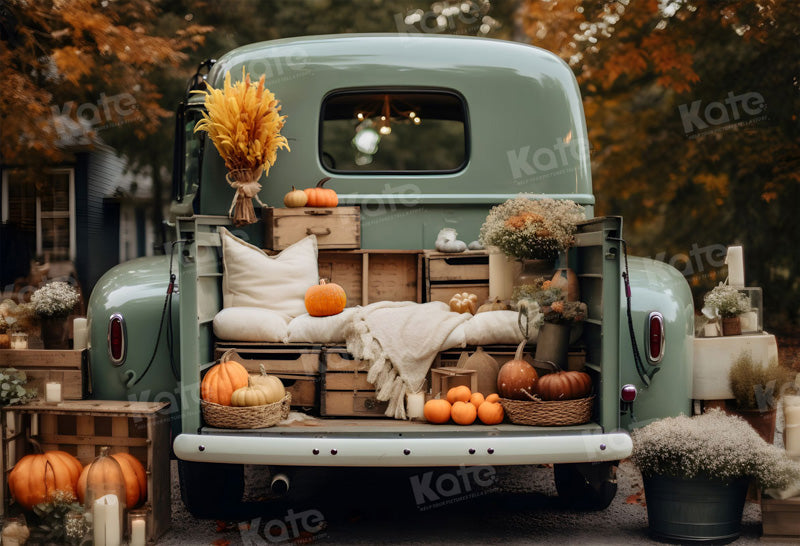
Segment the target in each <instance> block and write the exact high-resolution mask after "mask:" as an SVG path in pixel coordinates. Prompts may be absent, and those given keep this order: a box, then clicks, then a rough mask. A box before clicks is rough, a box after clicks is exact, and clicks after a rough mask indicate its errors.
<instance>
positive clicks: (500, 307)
mask: <svg viewBox="0 0 800 546" xmlns="http://www.w3.org/2000/svg"><path fill="white" fill-rule="evenodd" d="M506 310H508V305H506V304H505V303H504V302H503V300H501V299H500V298H498V297H497V296H495V297H494V298H490V299H488V300H486V303H484V304H483V305H481V306H480V307H478V310H477V311H475V314H476V315H477V314H478V313H485V312H487V311H506Z"/></svg>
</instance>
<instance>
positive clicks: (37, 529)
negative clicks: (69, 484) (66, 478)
mask: <svg viewBox="0 0 800 546" xmlns="http://www.w3.org/2000/svg"><path fill="white" fill-rule="evenodd" d="M33 513H34V515H35V516H36V518H35V519H36V521H35V522H32V523H33V525H32V529H31V538H32V539H33V540H34V542H36V543H37V544H82V543H83V539H84V537H85V536H86V535H87V532H88V530H89V525H88V523H87V521H86V516H85V513H84V507H83V506H82V505H81V504H80V503H79V502H78V499H76V498H75V495H73V494H72V492H70V491H65V490H62V489H59V490H56V491H55V493H53V496H52V497H51V499H50V500H49V501H48V502H42V503H39V504H37V505H35V506H34V507H33Z"/></svg>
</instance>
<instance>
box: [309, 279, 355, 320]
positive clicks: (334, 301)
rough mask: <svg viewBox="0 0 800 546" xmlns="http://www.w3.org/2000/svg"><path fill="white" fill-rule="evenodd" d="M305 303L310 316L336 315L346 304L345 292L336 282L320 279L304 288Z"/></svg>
mask: <svg viewBox="0 0 800 546" xmlns="http://www.w3.org/2000/svg"><path fill="white" fill-rule="evenodd" d="M305 304H306V311H308V314H309V315H311V316H312V317H329V316H331V315H338V314H339V313H341V312H342V311H344V308H345V306H346V305H347V294H345V292H344V288H342V287H341V286H339V285H338V284H336V283H333V282H329V283H326V282H325V279H320V280H319V284H317V285H315V286H312V287H310V288H309V289H308V290H306V297H305Z"/></svg>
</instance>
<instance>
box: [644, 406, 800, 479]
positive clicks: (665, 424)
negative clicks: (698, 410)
mask: <svg viewBox="0 0 800 546" xmlns="http://www.w3.org/2000/svg"><path fill="white" fill-rule="evenodd" d="M632 437H633V454H632V456H631V458H632V460H633V462H634V464H635V465H636V466H637V467H639V470H640V471H641V473H642V475H644V476H653V475H668V476H675V477H683V478H693V477H695V476H706V477H709V478H712V479H719V480H722V481H724V482H729V481H732V480H735V479H737V478H754V479H756V480H758V482H759V483H760V484H761V486H762V487H764V488H771V487H774V488H778V489H783V488H784V487H787V486H788V485H789V484H791V483H793V482H794V481H796V480H798V479H800V463H797V462H794V461H792V460H791V459H790V458H789V457H788V456H787V455H786V452H785V451H784V450H783V449H780V448H778V447H776V446H774V445H770V444H768V443H767V442H765V441H764V440H763V439H762V438H761V436H759V435H758V433H757V432H756V431H755V430H753V428H752V427H751V426H750V425H749V424H747V422H746V421H745V420H744V419H741V418H740V417H735V416H732V415H728V414H726V413H725V412H723V411H721V410H717V409H714V410H711V411H709V412H707V413H704V414H702V415H696V416H694V417H687V416H685V415H681V416H679V417H668V418H665V419H660V420H658V421H654V422H652V423H650V424H649V425H647V426H645V427H642V428H640V429H637V430H635V431H634V432H633V434H632Z"/></svg>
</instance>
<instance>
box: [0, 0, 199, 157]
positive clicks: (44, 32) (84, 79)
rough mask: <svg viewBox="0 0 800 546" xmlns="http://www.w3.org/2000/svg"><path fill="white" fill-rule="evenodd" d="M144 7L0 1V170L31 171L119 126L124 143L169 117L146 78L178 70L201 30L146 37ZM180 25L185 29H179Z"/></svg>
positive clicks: (133, 0) (154, 15)
mask: <svg viewBox="0 0 800 546" xmlns="http://www.w3.org/2000/svg"><path fill="white" fill-rule="evenodd" d="M160 16H161V14H160V11H159V9H158V5H157V3H156V2H153V1H150V0H126V1H124V2H118V1H112V0H102V1H100V0H37V1H35V2H30V1H26V0H8V1H6V2H5V3H3V4H2V7H0V81H2V82H3V93H2V94H0V118H2V119H3V124H2V127H1V128H0V131H2V138H1V139H0V163H2V164H4V165H7V166H9V165H10V166H21V167H26V166H30V165H35V166H41V165H42V164H46V163H58V162H62V161H65V160H66V159H67V158H68V154H69V152H70V149H71V147H74V146H76V145H78V146H86V145H91V144H92V143H93V142H95V139H96V138H97V136H98V131H100V130H101V129H104V128H107V127H113V126H118V125H120V124H125V126H126V128H127V130H128V131H129V135H130V137H131V138H130V140H133V141H135V140H136V139H142V138H144V137H145V136H146V135H147V134H149V133H152V132H153V131H155V130H156V129H157V128H158V127H159V125H160V123H161V122H162V120H163V119H164V118H165V117H166V116H168V115H169V112H168V111H167V110H165V109H164V108H163V107H162V106H161V105H160V103H159V99H161V93H160V91H159V89H158V87H157V86H156V85H155V83H154V82H153V81H152V80H151V78H150V75H151V74H152V73H153V72H155V71H159V70H163V69H165V68H168V67H176V66H178V65H179V64H180V63H181V62H183V61H185V60H186V58H187V56H186V51H188V50H191V49H192V48H193V47H195V46H197V45H198V44H199V43H201V42H202V40H203V34H204V33H205V32H207V31H208V30H209V28H208V27H201V26H198V25H192V24H189V23H186V24H182V25H179V26H176V27H175V28H173V29H170V32H169V33H164V34H156V33H154V28H155V26H156V24H159V25H161V24H162V23H161V21H160V19H159V18H160ZM184 23H185V22H184Z"/></svg>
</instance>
